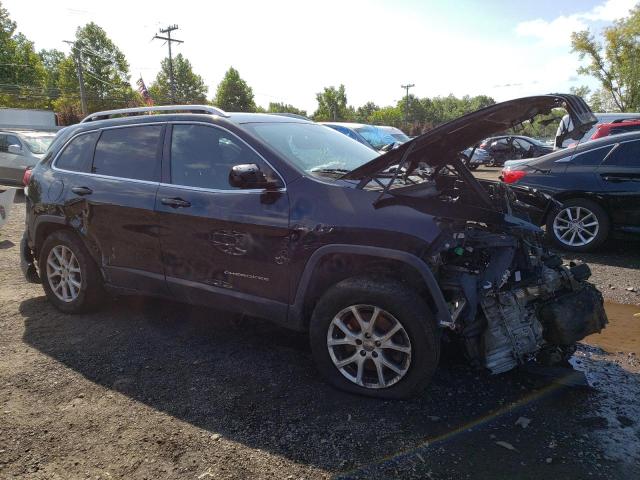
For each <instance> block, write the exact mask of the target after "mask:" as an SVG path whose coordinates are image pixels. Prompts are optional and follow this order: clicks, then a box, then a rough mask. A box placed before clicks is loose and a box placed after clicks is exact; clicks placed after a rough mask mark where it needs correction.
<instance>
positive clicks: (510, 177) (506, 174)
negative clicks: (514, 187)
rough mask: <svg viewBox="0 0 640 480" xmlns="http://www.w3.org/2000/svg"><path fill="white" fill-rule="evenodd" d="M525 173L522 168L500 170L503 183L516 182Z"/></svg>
mask: <svg viewBox="0 0 640 480" xmlns="http://www.w3.org/2000/svg"><path fill="white" fill-rule="evenodd" d="M526 174H527V172H525V171H524V170H502V181H503V182H504V183H516V182H517V181H518V180H520V179H521V178H522V177H524V176H525V175H526Z"/></svg>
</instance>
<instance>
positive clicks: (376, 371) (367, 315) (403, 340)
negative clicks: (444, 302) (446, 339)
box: [309, 277, 440, 399]
mask: <svg viewBox="0 0 640 480" xmlns="http://www.w3.org/2000/svg"><path fill="white" fill-rule="evenodd" d="M309 333H310V339H311V350H312V353H313V357H314V360H315V362H316V365H317V367H318V370H320V373H321V374H322V375H323V376H324V377H325V379H326V380H327V381H328V382H329V383H331V384H332V385H334V386H335V387H337V388H339V389H341V390H345V391H347V392H350V393H357V394H360V395H366V396H370V397H377V398H384V399H400V398H407V397H410V396H412V395H415V394H417V393H419V392H420V391H421V390H423V389H424V387H425V386H426V385H427V384H428V383H429V381H430V380H431V377H432V376H433V373H434V371H435V369H436V367H437V365H438V360H439V357H440V337H439V332H438V329H437V327H436V325H435V321H434V318H433V315H432V313H431V312H430V310H429V308H428V306H427V305H426V303H425V302H424V301H423V300H422V299H421V298H420V296H419V295H418V294H417V293H416V292H414V291H413V290H412V289H411V288H410V287H408V286H405V285H402V284H400V283H399V282H396V281H393V280H387V279H382V278H372V277H355V278H350V279H347V280H343V281H342V282H340V283H338V284H337V285H335V286H333V287H332V288H330V289H329V290H328V291H327V292H326V293H325V294H324V295H323V296H322V298H321V299H320V300H319V302H318V304H317V305H316V307H315V309H314V311H313V315H312V318H311V325H310V332H309Z"/></svg>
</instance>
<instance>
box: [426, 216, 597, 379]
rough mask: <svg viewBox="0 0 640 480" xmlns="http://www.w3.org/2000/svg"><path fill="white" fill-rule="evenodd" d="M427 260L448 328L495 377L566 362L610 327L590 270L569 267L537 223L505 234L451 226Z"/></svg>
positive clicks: (468, 225)
mask: <svg viewBox="0 0 640 480" xmlns="http://www.w3.org/2000/svg"><path fill="white" fill-rule="evenodd" d="M427 261H428V262H429V263H430V265H431V268H432V269H433V271H434V272H436V274H437V277H438V279H439V283H440V287H441V289H442V291H443V294H444V295H445V299H446V300H447V301H448V303H449V305H450V310H451V312H452V315H451V321H450V322H449V323H448V324H446V325H443V326H445V327H448V328H449V329H451V330H452V331H453V332H455V333H457V334H459V335H460V336H461V338H462V339H463V343H464V347H465V351H466V354H467V356H468V358H469V360H470V361H471V362H472V363H474V364H475V365H478V366H483V367H486V368H487V369H489V370H490V371H491V372H492V373H501V372H505V371H507V370H510V369H512V368H514V367H516V366H517V365H519V364H522V363H524V362H527V361H529V360H537V361H539V362H541V363H544V364H547V365H553V364H560V363H562V362H563V361H566V360H567V358H568V357H569V356H570V355H571V354H572V353H573V351H574V350H575V343H576V342H577V341H579V340H581V339H583V338H584V337H586V336H587V335H590V334H592V333H596V332H599V331H601V330H602V328H604V326H605V325H606V323H607V317H606V314H605V311H604V306H603V299H602V295H601V294H600V292H599V291H598V290H596V288H595V287H594V286H593V285H591V284H590V283H588V282H587V281H586V280H587V279H588V278H589V276H590V275H591V272H590V270H589V267H588V266H587V265H585V264H581V265H573V264H570V265H563V264H562V260H561V259H560V257H558V256H556V255H554V254H552V253H551V252H549V251H548V250H547V249H546V248H545V247H544V244H543V238H542V231H541V230H539V229H538V228H537V227H535V226H533V225H531V224H529V226H526V224H523V226H518V227H512V228H510V229H509V230H508V231H505V232H500V231H496V230H495V229H492V228H491V227H489V226H487V225H482V224H478V223H475V222H451V223H450V224H449V225H447V226H446V227H445V228H444V229H443V234H442V235H441V238H440V239H439V241H438V242H437V244H435V245H433V248H432V249H431V250H430V252H429V256H428V258H427Z"/></svg>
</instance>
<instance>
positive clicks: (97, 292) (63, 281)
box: [38, 230, 104, 313]
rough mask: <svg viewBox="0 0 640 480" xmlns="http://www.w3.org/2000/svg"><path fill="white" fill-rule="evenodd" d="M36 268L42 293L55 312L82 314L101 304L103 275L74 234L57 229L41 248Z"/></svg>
mask: <svg viewBox="0 0 640 480" xmlns="http://www.w3.org/2000/svg"><path fill="white" fill-rule="evenodd" d="M38 266H39V270H40V277H41V279H42V286H43V288H44V292H45V294H46V295H47V298H48V299H49V301H50V302H51V303H52V304H53V305H54V306H55V307H56V308H57V309H58V310H60V311H62V312H64V313H82V312H87V311H90V310H93V309H95V308H97V307H98V306H99V305H100V304H101V302H102V300H103V298H104V290H103V282H102V275H101V274H100V271H99V269H98V266H97V265H96V263H95V262H94V260H93V258H92V257H91V255H90V254H89V252H88V251H87V249H86V247H85V246H84V244H83V243H82V241H81V240H80V239H79V238H78V236H77V235H75V234H74V233H72V232H69V231H66V230H58V231H55V232H53V233H52V234H51V235H49V236H48V237H47V238H46V239H45V240H44V242H43V244H42V248H41V249H40V257H39V259H38Z"/></svg>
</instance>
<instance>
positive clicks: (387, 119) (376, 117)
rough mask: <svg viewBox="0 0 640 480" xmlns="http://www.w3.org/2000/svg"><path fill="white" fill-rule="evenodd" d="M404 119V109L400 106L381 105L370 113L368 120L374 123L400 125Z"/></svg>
mask: <svg viewBox="0 0 640 480" xmlns="http://www.w3.org/2000/svg"><path fill="white" fill-rule="evenodd" d="M403 121H404V111H403V110H402V109H401V108H400V107H397V106H396V107H383V108H379V109H378V110H376V111H375V112H373V113H372V114H371V116H370V117H369V122H368V123H372V124H374V125H391V126H393V127H401V126H402V123H403Z"/></svg>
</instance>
